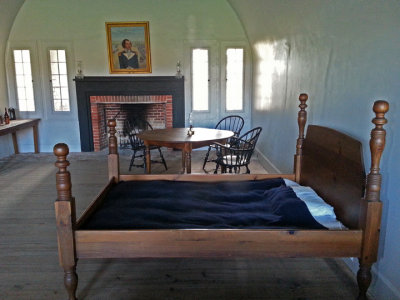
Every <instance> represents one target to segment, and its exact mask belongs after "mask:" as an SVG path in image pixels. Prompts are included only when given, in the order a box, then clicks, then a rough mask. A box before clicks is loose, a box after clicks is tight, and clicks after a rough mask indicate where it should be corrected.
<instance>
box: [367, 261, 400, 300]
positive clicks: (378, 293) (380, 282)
mask: <svg viewBox="0 0 400 300" xmlns="http://www.w3.org/2000/svg"><path fill="white" fill-rule="evenodd" d="M372 280H373V281H372V284H371V288H370V290H369V292H370V294H371V295H372V296H373V299H376V300H384V299H385V300H386V299H390V300H400V290H399V288H398V287H396V286H394V285H393V283H391V281H390V280H389V279H387V278H386V276H385V275H383V274H382V273H380V272H379V271H378V270H377V268H376V267H375V265H373V266H372Z"/></svg>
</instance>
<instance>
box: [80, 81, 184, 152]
mask: <svg viewBox="0 0 400 300" xmlns="http://www.w3.org/2000/svg"><path fill="white" fill-rule="evenodd" d="M74 80H75V86H76V96H77V101H78V118H79V130H80V136H81V150H82V151H84V152H88V151H93V150H94V145H93V132H92V119H91V112H90V96H108V95H113V96H121V95H122V96H144V95H172V109H173V127H184V126H185V94H184V91H185V89H184V78H183V77H182V78H176V77H175V76H85V77H83V78H77V77H75V79H74Z"/></svg>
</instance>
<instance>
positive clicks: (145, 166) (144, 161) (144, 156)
mask: <svg viewBox="0 0 400 300" xmlns="http://www.w3.org/2000/svg"><path fill="white" fill-rule="evenodd" d="M149 151H150V149H149ZM143 170H144V174H146V173H147V161H146V148H145V149H143Z"/></svg>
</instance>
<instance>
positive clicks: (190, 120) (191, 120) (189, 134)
mask: <svg viewBox="0 0 400 300" xmlns="http://www.w3.org/2000/svg"><path fill="white" fill-rule="evenodd" d="M193 134H194V130H193V113H192V112H191V113H190V114H189V130H188V132H187V135H188V136H192V135H193Z"/></svg>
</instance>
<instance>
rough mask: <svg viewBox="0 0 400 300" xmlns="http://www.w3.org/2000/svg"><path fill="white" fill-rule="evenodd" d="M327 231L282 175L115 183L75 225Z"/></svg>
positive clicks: (87, 227)
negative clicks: (96, 206) (82, 220)
mask: <svg viewBox="0 0 400 300" xmlns="http://www.w3.org/2000/svg"><path fill="white" fill-rule="evenodd" d="M263 228H293V229H296V228H307V229H326V228H325V227H324V226H322V225H321V224H319V223H318V222H317V221H316V220H315V219H314V218H313V217H312V215H311V213H310V212H309V210H308V208H307V206H306V205H305V203H304V202H303V201H302V200H301V199H299V198H297V196H296V194H295V193H294V192H293V190H292V189H291V188H290V187H287V186H286V185H285V182H284V181H283V179H280V178H277V179H267V180H257V181H244V182H243V181H241V182H215V183H205V182H178V181H126V182H120V183H118V184H117V185H116V186H115V187H114V188H113V189H112V190H111V191H110V192H109V193H108V195H107V197H106V199H105V201H104V203H103V204H102V205H101V206H100V207H99V208H98V209H97V210H96V211H95V212H94V213H93V214H92V215H91V217H90V218H89V219H88V220H87V221H86V222H85V223H84V224H83V225H82V226H81V228H80V229H92V230H95V229H102V230H104V229H108V230H112V229H263Z"/></svg>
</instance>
